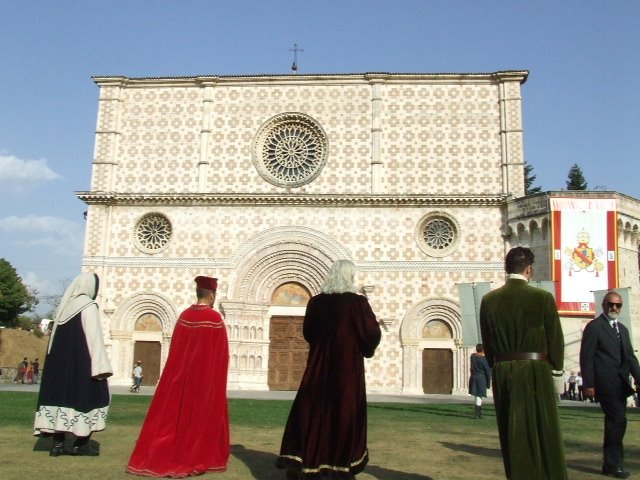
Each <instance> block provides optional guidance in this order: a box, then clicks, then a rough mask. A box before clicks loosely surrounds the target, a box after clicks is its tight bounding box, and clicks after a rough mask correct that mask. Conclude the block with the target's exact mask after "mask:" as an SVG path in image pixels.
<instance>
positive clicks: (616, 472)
mask: <svg viewBox="0 0 640 480" xmlns="http://www.w3.org/2000/svg"><path fill="white" fill-rule="evenodd" d="M602 474H603V475H606V476H607V477H613V478H629V475H631V473H629V472H627V471H625V470H622V469H621V468H607V467H602Z"/></svg>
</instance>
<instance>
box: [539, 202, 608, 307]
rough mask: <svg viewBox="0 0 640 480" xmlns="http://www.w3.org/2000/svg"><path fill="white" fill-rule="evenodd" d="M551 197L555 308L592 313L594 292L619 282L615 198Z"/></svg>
mask: <svg viewBox="0 0 640 480" xmlns="http://www.w3.org/2000/svg"><path fill="white" fill-rule="evenodd" d="M550 201H551V232H552V253H553V262H552V263H553V268H552V270H553V280H554V282H555V283H556V303H557V305H558V311H559V312H560V314H561V315H562V314H569V315H585V316H593V315H594V313H595V305H594V300H593V292H594V291H596V290H606V289H612V288H616V287H617V286H618V261H617V257H618V254H617V248H616V245H617V243H616V238H617V232H616V228H617V222H616V201H615V199H613V198H564V197H563V198H561V197H556V198H551V199H550Z"/></svg>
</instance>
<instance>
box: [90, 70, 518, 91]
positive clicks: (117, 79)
mask: <svg viewBox="0 0 640 480" xmlns="http://www.w3.org/2000/svg"><path fill="white" fill-rule="evenodd" d="M528 75H529V72H528V71H527V70H503V71H497V72H485V73H482V72H478V73H455V72H453V73H391V72H366V73H338V74H322V73H307V74H283V75H279V74H258V75H195V76H177V77H126V76H118V75H113V76H111V75H96V76H93V77H91V78H92V79H93V81H94V82H95V83H96V84H97V85H99V86H103V87H114V86H115V87H130V86H150V85H155V86H158V85H201V86H213V85H220V84H228V85H240V84H248V83H250V84H260V83H269V84H285V83H287V84H288V83H298V84H300V83H302V84H305V83H310V84H314V83H318V82H320V83H322V84H330V83H333V84H344V83H363V82H371V81H374V82H380V81H382V82H402V83H407V82H408V83H451V82H456V83H476V82H490V83H495V82H505V81H517V82H520V83H524V82H526V80H527V77H528Z"/></svg>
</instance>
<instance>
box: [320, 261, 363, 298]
mask: <svg viewBox="0 0 640 480" xmlns="http://www.w3.org/2000/svg"><path fill="white" fill-rule="evenodd" d="M355 274H356V266H355V265H354V264H353V262H351V261H350V260H337V261H336V262H335V263H334V264H333V265H332V266H331V270H329V273H328V274H327V278H326V279H325V281H324V285H322V293H344V292H353V293H355V291H356V286H355V283H354V276H355Z"/></svg>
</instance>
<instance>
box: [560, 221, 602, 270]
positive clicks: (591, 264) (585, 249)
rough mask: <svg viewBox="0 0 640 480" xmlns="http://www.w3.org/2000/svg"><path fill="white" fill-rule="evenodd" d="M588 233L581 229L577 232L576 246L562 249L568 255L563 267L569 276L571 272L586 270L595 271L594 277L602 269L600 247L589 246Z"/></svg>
mask: <svg viewBox="0 0 640 480" xmlns="http://www.w3.org/2000/svg"><path fill="white" fill-rule="evenodd" d="M589 239H590V237H589V233H588V232H587V231H586V230H584V229H582V230H580V231H579V232H578V235H577V240H578V245H577V246H576V247H567V248H565V250H564V253H565V255H567V256H568V257H569V259H568V260H567V262H566V263H565V268H566V269H567V270H568V272H569V276H571V274H572V272H580V271H583V270H584V271H586V272H589V273H595V275H596V277H597V276H598V275H599V273H600V272H601V271H602V270H603V269H604V264H603V263H602V262H601V261H600V260H599V257H600V256H601V255H602V249H600V248H595V249H594V248H591V247H590V246H589Z"/></svg>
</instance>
